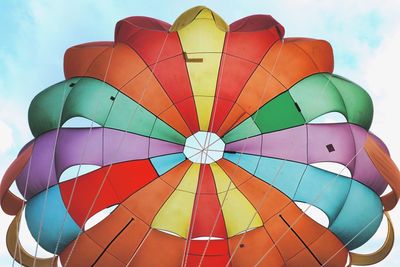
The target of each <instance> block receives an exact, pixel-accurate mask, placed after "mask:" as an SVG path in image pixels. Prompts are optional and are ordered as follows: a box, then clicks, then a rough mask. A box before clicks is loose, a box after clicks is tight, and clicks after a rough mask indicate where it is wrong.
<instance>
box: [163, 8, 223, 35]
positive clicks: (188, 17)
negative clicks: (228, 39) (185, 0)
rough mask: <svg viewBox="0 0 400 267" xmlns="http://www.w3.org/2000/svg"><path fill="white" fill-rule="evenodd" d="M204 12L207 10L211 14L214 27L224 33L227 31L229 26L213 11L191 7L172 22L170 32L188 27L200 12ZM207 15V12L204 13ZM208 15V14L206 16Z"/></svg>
mask: <svg viewBox="0 0 400 267" xmlns="http://www.w3.org/2000/svg"><path fill="white" fill-rule="evenodd" d="M204 10H208V11H209V12H211V13H212V16H213V19H214V21H215V25H216V26H217V27H218V28H219V29H220V30H221V31H224V32H227V31H229V26H228V24H226V22H225V21H224V20H223V19H222V18H221V17H220V16H219V15H218V14H217V13H215V12H214V11H212V10H209V9H208V8H207V7H205V6H196V7H193V8H191V9H189V10H187V11H185V12H184V13H183V14H182V15H180V16H179V17H178V18H177V19H176V20H175V22H174V24H173V25H172V26H171V29H170V31H171V32H176V31H179V30H181V29H183V28H184V27H186V26H187V25H189V24H190V23H191V22H192V21H193V20H194V19H196V17H198V16H199V15H200V14H199V13H200V12H201V11H204ZM205 13H206V14H207V12H205ZM207 15H208V14H207ZM203 16H204V15H203V14H202V15H200V17H203Z"/></svg>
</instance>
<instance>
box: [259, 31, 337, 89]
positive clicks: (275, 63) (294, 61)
mask: <svg viewBox="0 0 400 267" xmlns="http://www.w3.org/2000/svg"><path fill="white" fill-rule="evenodd" d="M261 66H263V67H264V68H265V69H266V70H267V71H268V72H270V73H271V74H272V75H273V76H274V77H275V78H276V79H277V80H278V81H280V82H281V83H282V84H283V86H285V87H286V88H287V89H289V88H290V87H292V86H293V85H294V84H295V83H297V82H299V81H300V80H302V79H304V78H305V77H307V76H310V75H311V74H314V73H318V72H329V73H331V72H332V71H333V52H332V47H331V46H330V44H329V43H328V42H326V41H323V40H315V39H308V38H285V39H284V42H281V41H278V42H276V43H275V44H274V45H273V46H272V47H271V49H270V50H269V51H268V53H267V55H266V56H265V57H264V59H263V60H262V62H261Z"/></svg>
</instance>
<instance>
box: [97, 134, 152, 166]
mask: <svg viewBox="0 0 400 267" xmlns="http://www.w3.org/2000/svg"><path fill="white" fill-rule="evenodd" d="M148 157H149V138H148V137H144V136H141V135H136V134H131V133H128V132H123V131H118V130H113V129H105V131H104V163H103V165H109V164H112V163H116V162H123V161H128V160H137V159H147V158H148Z"/></svg>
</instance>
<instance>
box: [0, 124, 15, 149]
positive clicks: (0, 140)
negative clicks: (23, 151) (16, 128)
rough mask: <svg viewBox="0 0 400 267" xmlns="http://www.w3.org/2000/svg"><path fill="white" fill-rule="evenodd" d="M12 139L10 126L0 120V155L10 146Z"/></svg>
mask: <svg viewBox="0 0 400 267" xmlns="http://www.w3.org/2000/svg"><path fill="white" fill-rule="evenodd" d="M13 141H14V140H13V131H12V129H11V127H10V126H8V125H7V124H6V123H5V122H3V121H1V120H0V155H1V154H3V153H6V152H7V151H8V150H9V149H10V148H11V146H12V145H13Z"/></svg>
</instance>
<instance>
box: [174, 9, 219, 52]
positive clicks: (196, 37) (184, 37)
mask: <svg viewBox="0 0 400 267" xmlns="http://www.w3.org/2000/svg"><path fill="white" fill-rule="evenodd" d="M178 35H179V39H180V40H181V44H182V47H183V51H184V52H186V53H199V52H206V53H215V52H219V53H221V52H222V48H223V46H224V39H225V32H223V31H221V30H220V29H218V28H217V27H216V25H215V21H214V20H213V17H212V13H211V11H210V10H208V9H204V10H203V11H201V12H200V13H199V14H198V15H197V16H196V18H195V19H194V20H193V21H192V22H191V23H190V24H189V25H187V26H186V27H185V28H183V29H180V30H179V31H178Z"/></svg>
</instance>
